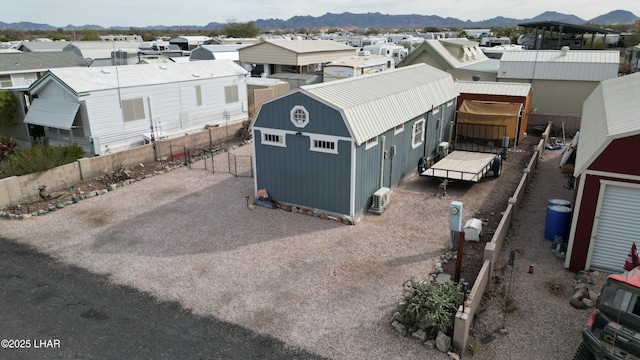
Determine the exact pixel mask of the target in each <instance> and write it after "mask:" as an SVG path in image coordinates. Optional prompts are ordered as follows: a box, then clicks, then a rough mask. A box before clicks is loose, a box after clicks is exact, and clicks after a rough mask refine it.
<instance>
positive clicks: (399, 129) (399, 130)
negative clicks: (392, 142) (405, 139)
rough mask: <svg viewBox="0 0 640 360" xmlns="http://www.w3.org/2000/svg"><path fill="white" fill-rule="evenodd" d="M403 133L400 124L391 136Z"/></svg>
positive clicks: (402, 125) (402, 127) (402, 126)
mask: <svg viewBox="0 0 640 360" xmlns="http://www.w3.org/2000/svg"><path fill="white" fill-rule="evenodd" d="M403 131H404V124H400V125H398V126H396V127H395V128H394V129H393V135H396V134H400V133H401V132H403Z"/></svg>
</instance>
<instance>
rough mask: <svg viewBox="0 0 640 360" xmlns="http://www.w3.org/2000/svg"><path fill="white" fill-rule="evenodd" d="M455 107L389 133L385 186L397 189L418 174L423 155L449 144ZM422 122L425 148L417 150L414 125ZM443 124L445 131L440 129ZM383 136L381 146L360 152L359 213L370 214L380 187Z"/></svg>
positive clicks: (358, 152) (386, 140) (356, 201)
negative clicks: (392, 150) (393, 147)
mask: <svg viewBox="0 0 640 360" xmlns="http://www.w3.org/2000/svg"><path fill="white" fill-rule="evenodd" d="M454 111H455V106H448V107H447V106H446V104H444V105H443V106H442V107H441V109H440V111H439V112H438V113H436V114H432V113H431V112H429V113H427V114H424V115H423V116H420V117H416V118H415V119H412V120H410V121H407V122H406V123H405V124H404V130H403V131H401V132H400V133H398V134H395V129H391V130H388V131H387V132H385V133H384V134H383V135H384V138H385V141H384V150H385V151H386V152H387V156H386V157H385V159H384V175H383V178H382V186H384V187H393V186H396V185H398V184H399V183H400V181H401V180H402V179H403V178H406V177H410V176H413V175H416V174H417V168H418V160H420V158H421V157H423V156H430V155H432V154H433V153H435V151H437V146H438V144H439V143H440V142H441V141H448V137H449V129H450V126H451V121H452V120H453V115H454ZM419 119H425V129H426V133H425V138H424V142H423V143H422V145H420V146H418V147H416V148H415V149H413V148H412V146H411V141H412V137H413V134H412V128H413V124H414V123H415V122H416V121H418V120H419ZM440 119H442V121H441V124H442V125H441V126H442V127H443V129H442V132H440V129H439V128H438V122H439V121H440ZM394 145H395V147H396V153H395V155H394V156H393V157H391V156H390V154H391V153H390V149H391V147H392V146H394ZM382 146H383V145H382V136H378V145H376V146H374V147H372V148H369V149H366V144H363V145H361V146H359V147H358V148H357V149H356V159H357V160H356V186H355V187H356V189H355V191H356V199H355V209H356V213H361V212H366V211H367V209H368V208H369V206H371V199H372V195H373V193H374V192H375V191H376V190H378V189H379V188H380V184H381V182H380V162H381V158H382V153H381V148H382Z"/></svg>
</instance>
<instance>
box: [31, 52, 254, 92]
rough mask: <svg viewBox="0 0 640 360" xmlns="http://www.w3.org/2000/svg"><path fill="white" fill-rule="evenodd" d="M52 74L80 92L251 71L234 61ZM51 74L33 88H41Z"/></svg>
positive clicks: (192, 62)
mask: <svg viewBox="0 0 640 360" xmlns="http://www.w3.org/2000/svg"><path fill="white" fill-rule="evenodd" d="M50 73H51V74H52V75H53V76H55V77H56V78H58V79H60V80H61V81H62V82H64V83H65V84H66V85H67V86H69V87H70V88H71V89H73V90H74V91H75V92H77V93H81V92H88V91H96V90H105V89H115V88H118V87H120V88H123V87H133V86H144V85H152V84H166V83H171V82H183V81H196V80H200V81H202V80H204V79H206V78H216V77H225V76H234V75H236V76H237V75H245V74H247V73H248V72H247V71H246V70H245V69H243V68H242V67H241V66H239V65H237V64H236V63H234V62H233V61H231V60H202V61H191V62H185V63H166V64H161V65H156V64H140V65H125V66H118V67H115V66H101V67H89V68H62V69H52V70H50ZM48 77H49V74H47V75H45V76H43V77H42V79H41V80H40V81H38V82H36V83H34V85H33V86H32V88H35V87H37V86H38V85H39V84H40V83H42V82H43V81H44V80H45V79H46V78H48Z"/></svg>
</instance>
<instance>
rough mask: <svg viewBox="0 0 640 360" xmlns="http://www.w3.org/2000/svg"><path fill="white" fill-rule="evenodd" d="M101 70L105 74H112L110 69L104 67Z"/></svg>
mask: <svg viewBox="0 0 640 360" xmlns="http://www.w3.org/2000/svg"><path fill="white" fill-rule="evenodd" d="M100 71H102V73H103V74H111V70H109V69H102V70H100Z"/></svg>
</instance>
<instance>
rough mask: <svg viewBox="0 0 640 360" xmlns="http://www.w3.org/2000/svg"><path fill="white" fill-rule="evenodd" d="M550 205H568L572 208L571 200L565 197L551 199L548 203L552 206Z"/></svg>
mask: <svg viewBox="0 0 640 360" xmlns="http://www.w3.org/2000/svg"><path fill="white" fill-rule="evenodd" d="M550 205H560V206H566V207H569V208H570V207H571V201H569V200H564V199H550V200H549V204H547V206H550Z"/></svg>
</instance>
